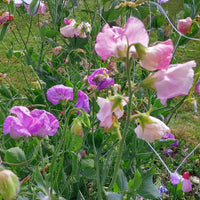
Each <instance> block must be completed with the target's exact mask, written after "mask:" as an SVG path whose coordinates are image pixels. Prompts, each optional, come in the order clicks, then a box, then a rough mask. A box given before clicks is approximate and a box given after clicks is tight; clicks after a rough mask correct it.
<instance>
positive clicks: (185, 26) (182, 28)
mask: <svg viewBox="0 0 200 200" xmlns="http://www.w3.org/2000/svg"><path fill="white" fill-rule="evenodd" d="M191 25H192V19H191V18H190V17H187V18H186V19H180V20H179V21H178V26H177V28H178V31H179V32H181V33H182V34H187V33H188V32H189V31H190V28H191Z"/></svg>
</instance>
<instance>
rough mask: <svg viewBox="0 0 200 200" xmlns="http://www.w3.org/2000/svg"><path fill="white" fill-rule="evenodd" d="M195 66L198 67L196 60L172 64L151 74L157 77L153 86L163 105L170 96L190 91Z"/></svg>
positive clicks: (185, 93)
mask: <svg viewBox="0 0 200 200" xmlns="http://www.w3.org/2000/svg"><path fill="white" fill-rule="evenodd" d="M193 67H196V62H195V61H189V62H186V63H183V64H175V65H170V66H169V68H168V69H167V70H160V71H157V72H155V73H154V74H153V75H152V76H151V78H152V79H154V78H155V82H154V84H153V87H154V88H155V89H156V91H157V97H158V99H160V102H161V103H162V104H163V105H164V104H165V103H166V101H167V99H169V98H172V97H176V96H179V95H187V94H188V93H189V90H190V88H191V87H192V83H193V79H194V71H193V69H192V68H193Z"/></svg>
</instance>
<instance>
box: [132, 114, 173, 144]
mask: <svg viewBox="0 0 200 200" xmlns="http://www.w3.org/2000/svg"><path fill="white" fill-rule="evenodd" d="M145 117H147V118H146V119H145ZM141 121H142V122H141V124H140V125H138V126H137V127H136V128H135V133H136V135H137V137H138V138H140V139H142V140H145V141H146V142H155V140H159V139H161V138H162V137H163V136H164V135H165V133H167V132H169V131H170V129H169V127H167V126H166V125H165V124H164V123H163V122H162V121H160V120H159V119H157V118H155V117H152V116H144V117H142V118H141Z"/></svg>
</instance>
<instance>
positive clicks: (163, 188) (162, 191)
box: [158, 185, 169, 195]
mask: <svg viewBox="0 0 200 200" xmlns="http://www.w3.org/2000/svg"><path fill="white" fill-rule="evenodd" d="M158 191H159V193H160V194H161V195H162V194H164V193H165V194H166V193H168V192H169V191H168V189H167V188H166V187H165V186H162V185H161V186H160V187H159V188H158Z"/></svg>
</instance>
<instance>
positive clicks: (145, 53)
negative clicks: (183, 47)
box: [135, 39, 174, 71]
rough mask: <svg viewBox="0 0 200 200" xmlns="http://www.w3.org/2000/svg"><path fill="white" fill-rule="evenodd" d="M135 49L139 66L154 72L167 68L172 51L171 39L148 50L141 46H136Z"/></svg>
mask: <svg viewBox="0 0 200 200" xmlns="http://www.w3.org/2000/svg"><path fill="white" fill-rule="evenodd" d="M135 47H136V50H137V54H138V56H139V58H140V65H141V66H142V67H143V68H145V69H147V70H149V71H154V70H156V69H167V68H168V67H169V64H170V62H171V59H172V56H173V51H174V46H173V42H172V40H171V39H169V40H166V41H164V42H160V43H159V44H157V45H155V46H152V47H148V48H147V47H144V46H142V45H141V44H136V45H135Z"/></svg>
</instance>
